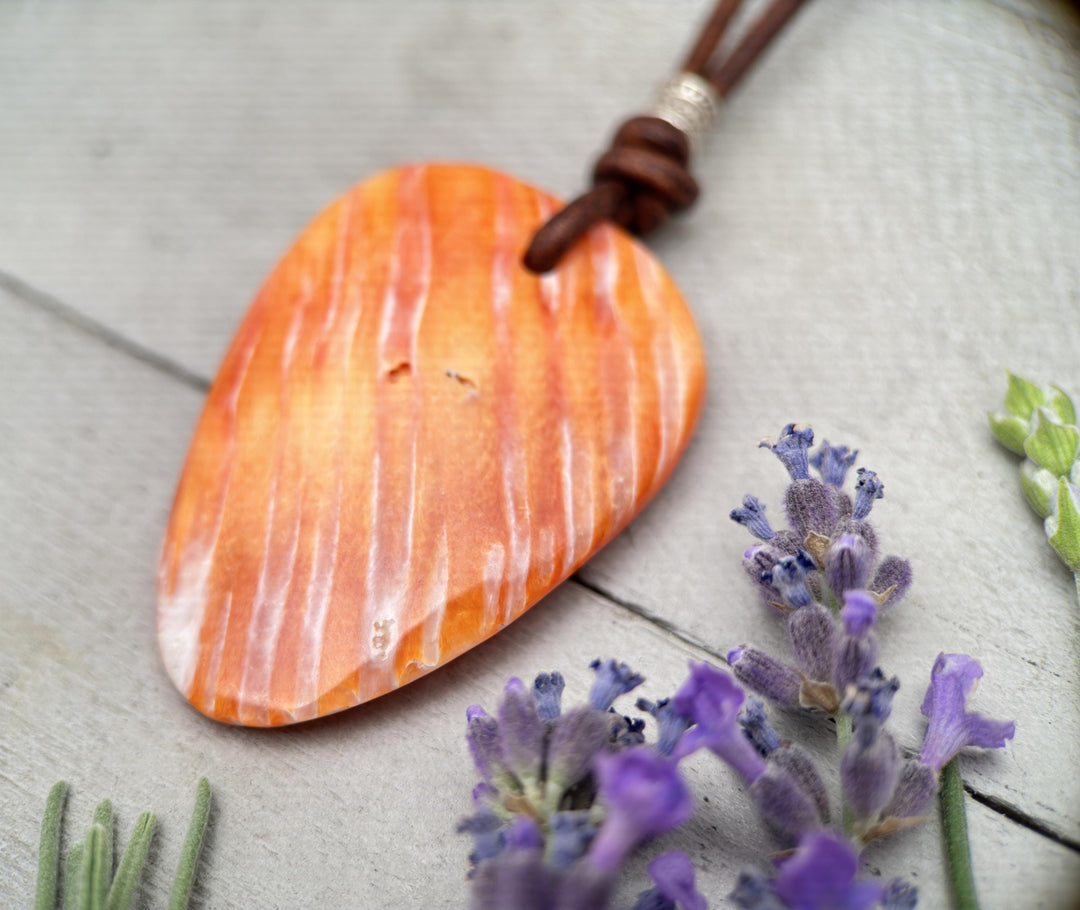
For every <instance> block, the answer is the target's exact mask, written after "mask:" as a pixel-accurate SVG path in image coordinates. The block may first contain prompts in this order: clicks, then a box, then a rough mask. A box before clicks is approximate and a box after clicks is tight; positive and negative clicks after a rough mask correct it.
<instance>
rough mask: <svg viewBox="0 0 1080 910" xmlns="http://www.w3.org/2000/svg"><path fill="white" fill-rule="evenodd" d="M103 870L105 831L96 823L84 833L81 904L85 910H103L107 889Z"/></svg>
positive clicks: (107, 883) (107, 882) (107, 885)
mask: <svg viewBox="0 0 1080 910" xmlns="http://www.w3.org/2000/svg"><path fill="white" fill-rule="evenodd" d="M107 875H108V873H107V872H106V870H105V829H104V828H103V827H102V826H101V825H99V824H97V823H96V822H95V823H94V824H92V825H91V826H90V830H89V831H87V832H86V853H85V854H84V855H83V867H82V886H81V888H80V891H81V896H82V904H83V906H84V907H86V908H87V910H104V907H105V894H106V892H107V891H108V889H109V879H108V878H107Z"/></svg>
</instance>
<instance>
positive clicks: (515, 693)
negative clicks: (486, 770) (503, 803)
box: [499, 676, 544, 783]
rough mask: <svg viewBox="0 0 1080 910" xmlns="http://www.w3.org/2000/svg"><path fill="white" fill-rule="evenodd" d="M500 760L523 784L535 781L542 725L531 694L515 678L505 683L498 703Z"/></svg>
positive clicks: (539, 763) (540, 760) (540, 756)
mask: <svg viewBox="0 0 1080 910" xmlns="http://www.w3.org/2000/svg"><path fill="white" fill-rule="evenodd" d="M499 734H500V735H499V738H500V740H501V742H502V754H503V761H504V762H505V763H506V766H507V768H509V769H510V771H512V772H513V773H514V774H515V775H516V776H517V778H518V779H519V780H520V781H522V782H523V783H524V782H526V781H538V780H539V779H540V769H541V766H542V764H543V759H544V724H543V722H542V721H541V720H540V715H539V714H538V713H537V711H536V702H535V701H534V700H533V697H532V693H531V692H530V691H529V690H528V689H526V688H525V684H524V683H523V682H522V681H521V680H520V679H518V678H517V677H516V676H514V677H511V679H510V681H509V682H507V684H506V690H505V692H504V694H503V699H502V702H500V704H499Z"/></svg>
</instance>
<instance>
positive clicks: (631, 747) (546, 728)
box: [458, 660, 705, 910]
mask: <svg viewBox="0 0 1080 910" xmlns="http://www.w3.org/2000/svg"><path fill="white" fill-rule="evenodd" d="M591 666H592V669H593V670H594V671H595V673H596V679H595V681H594V683H593V686H592V688H591V690H590V692H589V697H588V700H587V702H586V703H584V704H579V705H576V706H574V707H571V708H569V709H568V710H566V711H564V710H563V709H562V698H561V696H562V692H563V689H564V686H565V683H564V681H563V678H562V675H561V674H559V673H542V674H540V675H539V676H538V677H537V678H536V680H535V682H534V683H533V685H532V687H531V689H529V688H526V687H525V685H524V684H523V683H522V682H521V681H520V680H518V679H516V678H515V679H511V680H510V681H509V682H508V683H507V686H506V689H505V690H504V693H503V697H502V700H501V702H500V703H499V706H498V709H497V712H496V716H495V717H493V716H491V715H489V714H488V713H487V712H486V711H485V710H484V709H483V708H481V707H480V706H478V705H473V706H471V707H470V708H469V709H468V711H467V712H466V718H467V721H468V733H467V737H468V740H469V745H470V748H471V750H472V754H473V760H474V764H475V765H476V769H477V771H478V772H479V773H480V775H481V777H482V778H483V780H482V782H481V783H480V784H479V785H478V786H477V788H476V789H475V790H474V802H475V805H476V811H475V812H474V814H473V815H471V816H470V817H469V818H467V819H465V820H464V821H463V822H461V824H460V825H459V826H458V830H459V831H461V832H465V833H469V834H471V835H472V837H473V850H472V853H471V855H470V860H471V864H472V869H471V871H470V877H471V878H472V894H471V898H472V904H473V906H474V907H476V908H488V907H490V908H514V907H522V908H526V907H529V908H532V907H535V908H553V910H572V908H576V907H581V908H586V907H588V908H593V907H595V908H603V907H606V906H608V903H609V902H610V899H611V895H612V893H613V891H614V888H615V883H616V881H617V878H618V874H619V871H620V869H621V867H622V866H623V865H624V863H625V862H626V860H627V859H628V857H629V856H630V855H631V854H632V853H633V852H634V850H636V849H637V848H638V847H639V846H640V845H641V844H642V843H643V842H645V841H647V840H649V839H650V838H652V837H655V836H657V835H659V834H663V833H664V832H666V831H669V830H671V829H672V828H675V827H678V826H679V825H681V824H682V823H683V822H685V821H686V820H687V819H688V818H689V817H690V815H691V813H692V812H693V799H692V797H691V795H690V792H689V790H688V789H687V787H686V784H685V783H684V782H683V779H682V776H681V775H680V773H679V770H678V763H679V761H680V759H681V757H682V753H681V752H680V751H679V743H680V739H681V738H682V736H683V734H684V732H685V731H686V730H687V728H688V726H689V723H690V722H689V721H688V720H687V719H686V718H685V717H683V716H682V715H680V714H678V713H677V712H676V711H675V710H674V708H673V707H672V701H671V700H668V699H662V700H661V701H660V702H657V703H655V704H654V703H652V702H642V703H641V704H642V705H643V706H644V707H642V710H646V711H649V713H651V714H653V716H654V717H655V718H657V722H658V726H659V728H660V741H659V743H658V744H656V745H646V744H645V742H644V735H643V732H642V731H643V727H644V721H643V720H640V719H632V718H629V717H624V716H622V715H620V714H618V713H616V712H615V710H614V708H613V705H614V703H615V702H616V701H617V700H618V699H619V698H621V697H622V696H624V695H626V694H628V693H630V692H632V691H633V690H634V689H635V688H637V686H639V685H640V684H641V683H642V682H643V681H644V678H643V677H642V676H641V675H639V674H637V673H635V672H634V671H633V670H631V669H630V667H629V666H627V665H626V664H623V663H619V662H617V661H614V660H604V661H600V660H597V661H594V662H593V663H592V665H591ZM649 868H650V874H651V876H652V878H653V880H654V883H655V884H654V887H653V888H652V889H650V890H649V891H646V892H643V893H642V895H641V896H639V899H638V902H637V904H636V905H635V906H636V907H637V908H639V910H649V908H652V910H673V908H674V907H675V904H676V902H678V903H680V904H681V905H682V906H683V907H685V908H687V910H703V908H704V906H705V903H704V898H701V896H700V895H698V894H697V892H696V890H695V889H694V885H693V870H692V867H691V866H690V860H689V858H688V857H686V856H685V854H681V853H678V852H675V853H669V854H665V855H664V856H661V857H659V858H658V859H657V860H655V861H654V862H653V864H652V865H651V866H650V867H649Z"/></svg>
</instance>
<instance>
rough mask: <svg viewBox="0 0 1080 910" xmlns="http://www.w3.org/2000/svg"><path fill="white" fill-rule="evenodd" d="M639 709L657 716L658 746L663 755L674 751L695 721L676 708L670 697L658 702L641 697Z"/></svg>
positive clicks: (638, 703)
mask: <svg viewBox="0 0 1080 910" xmlns="http://www.w3.org/2000/svg"><path fill="white" fill-rule="evenodd" d="M637 709H638V710H639V711H646V712H648V713H649V714H651V715H652V716H653V717H654V718H656V727H657V741H656V748H657V750H658V751H659V752H660V754H661V755H670V754H671V753H672V752H674V751H675V746H676V745H678V743H679V739H680V738H681V737H682V735H683V734H684V733H685V732H686V731H687V730H688V729H689V727H690V725H691V724H692V723H693V721H692V720H690V718H688V717H683V715H681V714H680V713H679V712H678V711H676V710H675V704H674V702H673V701H672V700H671V699H670V698H661V699H660V701H658V702H651V701H649V700H648V699H645V698H639V699H638V700H637Z"/></svg>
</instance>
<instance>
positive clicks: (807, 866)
mask: <svg viewBox="0 0 1080 910" xmlns="http://www.w3.org/2000/svg"><path fill="white" fill-rule="evenodd" d="M857 869H858V857H857V855H856V853H855V850H854V848H853V847H852V846H851V844H849V843H848V842H847V841H846V840H845V839H843V838H842V837H840V836H839V835H836V834H833V833H832V832H831V831H816V832H813V833H810V834H807V835H805V836H804V837H803V838H802V839H801V840H800V841H799V849H798V850H796V851H795V853H794V855H793V856H792V857H791V858H790V859H789V860H787V862H785V863H784V864H783V865H782V866H781V867H780V874H779V875H778V876H777V877H776V880H775V882H774V888H775V890H776V894H777V896H778V897H779V898H780V899H781V900H782V901H784V903H785V904H786V905H787V906H788V907H790V908H792V910H866V908H869V907H873V906H874V905H875V904H876V903H878V902H879V901H880V900H881V898H882V897H883V896H884V894H885V888H884V887H883V886H882V885H881V883H880V882H876V881H868V880H861V881H857V880H856V879H855V872H856V870H857Z"/></svg>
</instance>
